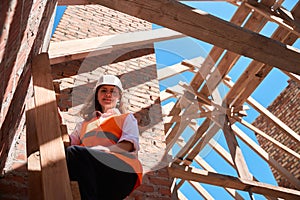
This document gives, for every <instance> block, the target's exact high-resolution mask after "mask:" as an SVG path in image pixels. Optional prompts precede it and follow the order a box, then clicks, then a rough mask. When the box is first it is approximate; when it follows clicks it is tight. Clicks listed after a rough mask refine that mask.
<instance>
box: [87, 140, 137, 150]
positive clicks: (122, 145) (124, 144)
mask: <svg viewBox="0 0 300 200" xmlns="http://www.w3.org/2000/svg"><path fill="white" fill-rule="evenodd" d="M91 148H92V149H97V150H101V151H106V152H115V153H124V152H131V151H133V150H134V146H133V144H132V143H131V142H129V141H125V140H124V141H121V142H119V143H117V144H113V145H111V146H108V147H105V146H101V145H97V146H93V147H91Z"/></svg>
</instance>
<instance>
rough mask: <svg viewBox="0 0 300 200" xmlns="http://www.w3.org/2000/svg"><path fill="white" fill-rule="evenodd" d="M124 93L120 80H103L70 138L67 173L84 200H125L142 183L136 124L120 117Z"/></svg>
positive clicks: (131, 118) (125, 116)
mask: <svg viewBox="0 0 300 200" xmlns="http://www.w3.org/2000/svg"><path fill="white" fill-rule="evenodd" d="M122 91H123V87H122V84H121V81H120V79H119V78H118V77H116V76H113V75H104V76H102V77H101V78H100V79H99V81H98V83H97V84H96V87H95V90H94V94H93V97H92V99H93V100H92V101H90V103H88V104H86V106H85V107H84V108H83V109H82V110H81V112H80V113H81V116H82V117H83V118H84V121H83V122H81V123H79V124H77V126H76V128H75V130H74V132H73V133H72V134H71V135H70V140H71V146H70V147H68V148H67V149H66V159H67V165H68V171H69V176H70V179H71V180H73V181H78V184H79V189H80V194H81V198H82V199H89V200H90V199H98V200H99V199H104V200H106V199H108V200H114V199H124V198H125V197H126V196H128V195H129V194H130V193H131V192H132V191H133V190H134V189H135V188H136V187H137V186H139V185H140V183H141V179H142V166H141V164H140V162H139V160H138V159H137V151H138V150H139V131H138V125H137V120H136V119H135V117H134V115H133V114H132V113H126V114H121V113H120V111H119V109H118V107H120V105H117V104H120V100H121V96H122Z"/></svg>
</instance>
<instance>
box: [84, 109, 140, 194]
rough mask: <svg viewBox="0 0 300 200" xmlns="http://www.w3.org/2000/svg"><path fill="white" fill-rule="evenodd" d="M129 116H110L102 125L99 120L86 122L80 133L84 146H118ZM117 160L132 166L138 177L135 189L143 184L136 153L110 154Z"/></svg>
mask: <svg viewBox="0 0 300 200" xmlns="http://www.w3.org/2000/svg"><path fill="white" fill-rule="evenodd" d="M127 116H128V114H122V115H115V116H110V117H108V118H107V119H105V120H104V121H103V122H102V123H101V124H100V122H99V120H98V118H96V117H95V118H93V119H91V120H90V121H84V122H83V124H82V129H81V133H80V141H81V145H82V146H87V147H89V146H95V145H102V146H110V145H113V144H116V143H117V142H118V140H119V139H120V138H121V136H122V127H123V124H124V121H125V119H126V117H127ZM109 153H111V154H113V155H114V156H116V157H117V158H119V159H121V160H123V161H124V162H125V163H127V164H128V165H130V166H131V167H132V168H133V169H134V171H135V172H136V174H137V175H138V179H137V182H136V184H135V186H134V189H135V188H136V187H138V186H139V185H140V184H141V182H142V174H143V173H142V170H143V169H142V165H141V163H140V161H139V160H138V158H137V155H135V154H134V153H124V154H121V153H114V152H109Z"/></svg>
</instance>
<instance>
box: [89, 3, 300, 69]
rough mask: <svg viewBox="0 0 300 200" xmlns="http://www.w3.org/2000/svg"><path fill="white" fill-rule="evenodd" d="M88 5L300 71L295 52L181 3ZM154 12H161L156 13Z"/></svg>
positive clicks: (274, 64) (283, 67)
mask: <svg viewBox="0 0 300 200" xmlns="http://www.w3.org/2000/svg"><path fill="white" fill-rule="evenodd" d="M88 2H89V3H98V4H100V5H103V6H106V7H109V8H112V9H114V10H118V11H121V12H124V13H127V14H129V15H132V16H135V17H138V18H141V19H144V20H147V21H149V22H153V23H156V24H159V25H162V26H164V27H167V28H170V29H172V30H176V31H179V32H181V33H183V34H185V35H188V36H191V37H194V38H196V39H199V40H202V41H205V42H208V43H211V44H214V45H216V46H219V47H221V48H224V49H228V50H229V51H232V52H235V53H237V54H240V55H245V56H247V57H250V58H253V59H255V60H258V61H260V62H263V63H266V64H269V65H271V66H275V67H278V68H280V69H282V70H285V71H289V72H293V73H295V74H300V68H299V67H297V66H300V59H299V57H300V53H299V52H298V51H296V50H294V49H293V48H290V47H289V46H287V45H284V44H279V43H278V42H277V41H274V40H272V39H269V38H267V37H265V36H262V35H260V34H257V33H254V32H251V31H249V30H246V29H242V28H241V27H239V26H236V25H234V24H232V23H229V22H226V21H224V20H221V19H219V18H216V17H214V16H212V15H209V14H208V13H204V12H202V13H199V12H195V11H194V9H193V8H191V7H189V6H186V5H184V4H182V3H180V2H177V1H167V0H153V1H150V2H149V1H146V0H133V1H125V0H124V1H112V0H109V1H108V0H88ZM157 10H159V11H160V13H157ZM179 10H180V12H178V11H179ZM224 33H231V34H224ZM257 52H259V53H257Z"/></svg>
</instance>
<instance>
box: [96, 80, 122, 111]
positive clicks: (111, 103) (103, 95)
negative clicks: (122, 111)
mask: <svg viewBox="0 0 300 200" xmlns="http://www.w3.org/2000/svg"><path fill="white" fill-rule="evenodd" d="M120 97H121V94H120V91H119V89H118V88H117V87H116V86H113V85H103V86H101V87H100V88H99V90H98V94H97V99H98V102H99V104H100V105H101V107H102V110H103V112H107V110H108V109H111V108H115V107H116V105H117V102H118V100H119V99H120Z"/></svg>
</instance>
